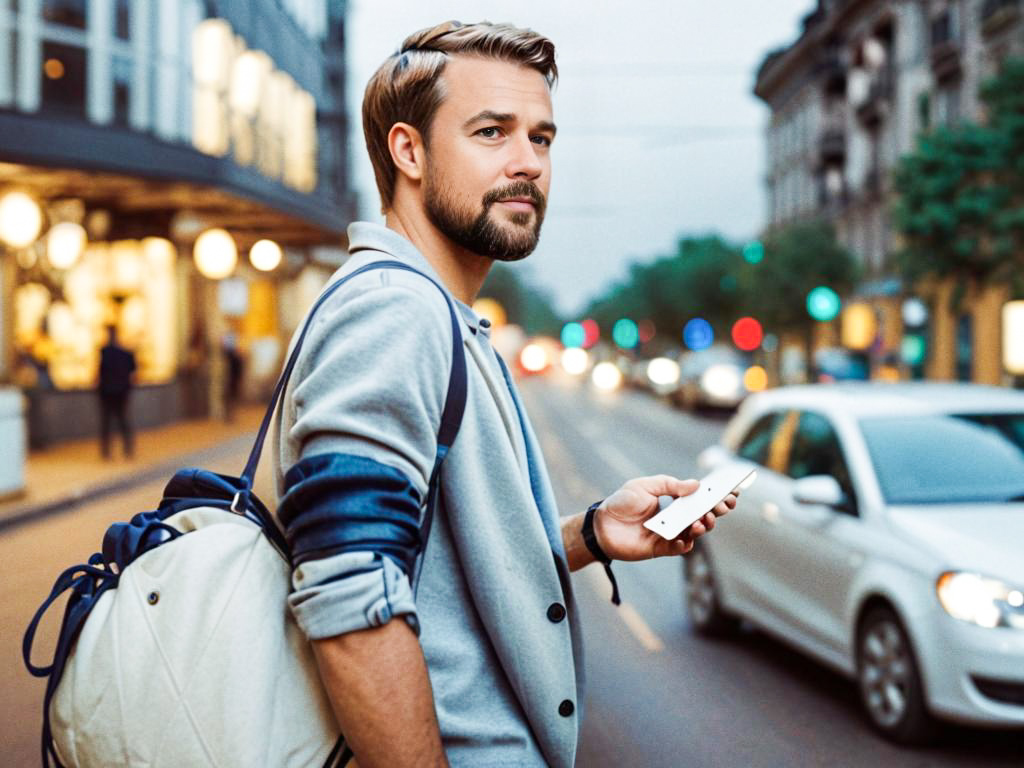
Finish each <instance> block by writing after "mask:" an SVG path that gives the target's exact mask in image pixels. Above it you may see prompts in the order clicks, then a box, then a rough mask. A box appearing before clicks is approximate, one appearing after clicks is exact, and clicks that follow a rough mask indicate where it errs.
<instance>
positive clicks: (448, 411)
mask: <svg viewBox="0 0 1024 768" xmlns="http://www.w3.org/2000/svg"><path fill="white" fill-rule="evenodd" d="M373 269H400V270H405V271H406V272H414V273H416V274H417V275H420V276H422V277H423V278H424V279H426V280H429V281H430V282H431V283H433V284H434V285H435V286H436V287H437V289H438V290H439V291H440V292H441V295H442V296H444V299H445V301H446V302H447V304H448V313H449V315H450V317H451V321H452V370H451V377H450V378H449V379H448V393H447V395H446V396H445V403H444V410H443V411H442V413H441V426H440V428H439V430H438V434H437V458H436V460H435V462H434V471H433V472H432V474H431V478H430V480H431V486H433V485H434V484H435V482H436V476H437V474H438V470H439V469H440V466H441V463H442V462H443V461H444V458H445V456H447V455H448V451H449V449H450V448H451V447H452V443H454V442H455V436H456V435H457V434H458V433H459V427H460V426H461V425H462V414H463V413H464V412H465V410H466V392H467V384H466V351H465V349H464V347H463V345H462V329H461V326H460V323H459V316H458V313H457V311H456V309H455V304H454V303H453V302H452V299H451V297H450V296H449V295H448V292H447V291H446V290H445V289H444V287H443V286H442V285H441V284H440V283H439V282H438V281H437V280H435V279H434V278H432V277H431V276H430V275H427V274H425V273H423V272H421V271H420V270H418V269H416V268H415V267H411V266H409V265H408V264H405V263H403V262H401V261H374V262H371V263H370V264H366V265H364V266H362V267H360V268H359V269H356V270H354V271H352V272H350V273H349V274H347V275H345V276H344V277H342V278H340V279H339V280H337V281H335V282H334V283H332V284H331V285H329V286H328V287H327V288H326V290H324V292H323V293H322V294H321V295H320V298H319V299H317V301H316V303H315V304H314V305H313V307H312V309H310V311H309V313H308V315H307V316H306V322H305V324H304V325H303V326H302V331H301V332H300V333H299V337H298V338H297V339H296V340H295V346H294V347H293V348H292V352H291V354H290V355H289V356H288V362H287V363H286V364H285V367H284V370H283V371H282V372H281V377H280V378H279V379H278V380H277V386H275V387H274V394H273V396H272V397H271V398H270V404H269V405H268V406H267V412H266V413H265V414H264V416H263V423H262V424H260V430H259V432H258V433H257V435H256V441H255V442H254V443H253V446H252V450H251V451H250V452H249V460H248V461H247V462H246V464H245V469H244V470H242V477H241V479H242V483H243V485H244V487H245V488H246V489H247V490H248V489H251V488H252V482H253V478H254V477H255V475H256V467H257V466H258V465H259V461H260V454H261V453H262V452H263V443H264V441H265V440H266V439H267V434H268V433H269V431H270V424H271V422H272V421H273V418H274V411H275V410H276V409H277V403H278V401H279V400H280V399H281V395H282V394H283V393H284V390H285V387H287V386H288V379H289V377H290V376H291V373H292V369H293V368H295V363H296V362H297V361H298V359H299V352H300V350H301V349H302V342H303V341H304V340H305V338H306V333H307V332H308V331H309V328H310V326H311V325H312V321H313V316H314V315H315V314H316V311H317V310H318V309H319V308H320V307H321V306H322V305H323V304H324V302H326V301H327V300H328V299H329V298H330V297H331V296H332V295H334V292H335V291H337V290H338V289H339V288H340V287H341V286H342V285H344V284H345V283H347V282H348V281H349V280H351V279H352V278H353V277H355V276H356V275H361V274H363V273H364V272H369V271H370V270H373ZM238 506H240V507H242V508H244V505H238Z"/></svg>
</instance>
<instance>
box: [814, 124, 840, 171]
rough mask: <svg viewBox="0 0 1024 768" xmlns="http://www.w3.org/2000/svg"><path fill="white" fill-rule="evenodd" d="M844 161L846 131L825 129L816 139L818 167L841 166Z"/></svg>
mask: <svg viewBox="0 0 1024 768" xmlns="http://www.w3.org/2000/svg"><path fill="white" fill-rule="evenodd" d="M845 160H846V131H844V130H843V129H842V128H839V127H833V128H826V129H825V130H824V131H822V132H821V135H820V136H819V137H818V165H819V166H820V167H822V168H826V167H829V166H842V165H843V163H844V162H845Z"/></svg>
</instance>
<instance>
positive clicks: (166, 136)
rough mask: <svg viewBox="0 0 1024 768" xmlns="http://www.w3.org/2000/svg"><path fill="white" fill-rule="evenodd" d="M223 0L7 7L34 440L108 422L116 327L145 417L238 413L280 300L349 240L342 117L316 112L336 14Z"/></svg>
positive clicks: (16, 320)
mask: <svg viewBox="0 0 1024 768" xmlns="http://www.w3.org/2000/svg"><path fill="white" fill-rule="evenodd" d="M220 5H222V4H221V3H201V2H198V0H183V2H181V3H159V4H156V3H154V4H149V3H121V2H115V1H114V0H82V1H81V2H60V3H54V2H48V0H33V1H32V2H23V3H20V4H17V5H15V6H14V10H12V8H11V7H9V6H7V5H6V4H2V5H0V58H2V60H4V61H11V62H13V67H11V68H3V67H0V70H4V71H3V72H2V73H0V138H2V140H0V353H2V354H0V383H4V382H6V383H8V384H13V385H16V386H17V387H19V388H21V389H22V390H23V391H24V393H25V395H26V397H27V400H28V403H29V407H28V434H29V438H30V442H31V445H32V446H34V447H41V446H45V445H47V444H52V443H53V442H56V441H59V440H64V439H68V438H74V437H83V436H87V435H93V434H96V432H97V427H98V414H97V410H98V409H97V406H96V394H95V393H96V385H97V375H98V361H99V353H100V349H101V347H102V346H103V345H104V344H105V343H106V341H107V339H108V338H109V337H110V335H111V333H113V334H114V335H115V336H116V338H117V339H118V342H119V343H120V344H121V345H122V346H125V347H127V348H129V349H131V350H132V351H133V352H134V354H135V357H136V361H137V366H138V368H137V373H136V389H135V392H134V394H133V397H132V405H131V408H132V416H133V418H134V421H135V424H136V426H138V427H146V426H149V425H155V424H160V423H166V422H169V421H174V420H177V419H180V418H185V417H190V416H200V415H204V416H205V415H214V416H227V415H230V413H229V411H230V404H231V402H232V401H235V400H238V399H241V398H245V397H247V396H250V397H255V396H259V395H261V394H263V393H264V392H265V390H266V388H267V387H268V386H269V384H268V382H272V380H273V378H274V375H275V374H276V371H277V369H278V366H279V363H280V357H281V353H282V349H283V347H284V344H286V343H287V338H288V336H289V334H290V332H291V330H292V327H293V326H292V316H293V315H294V314H295V310H294V307H287V306H285V305H286V303H287V301H288V298H289V297H295V296H301V297H306V296H307V295H308V294H309V293H310V290H309V288H310V286H311V285H313V284H316V285H317V287H318V286H319V284H320V283H322V280H323V279H325V278H326V276H327V275H329V273H330V271H331V270H332V269H334V268H336V266H337V265H338V264H339V263H340V262H341V260H342V259H343V258H344V255H345V250H344V248H345V245H346V243H345V236H344V229H345V225H346V223H347V221H348V220H349V218H350V215H351V211H352V210H354V200H353V199H352V197H351V194H350V192H349V190H348V187H347V175H346V169H345V168H344V167H343V158H344V152H343V151H339V149H338V147H337V146H334V145H335V144H338V143H340V145H341V146H342V147H343V145H344V135H343V134H342V135H335V132H334V131H333V130H326V127H328V126H326V125H325V124H323V123H322V120H327V121H334V122H331V123H330V126H329V127H331V128H332V129H333V128H335V127H337V126H336V123H337V115H333V116H332V105H336V104H339V103H342V100H341V97H340V94H339V93H336V92H333V91H332V90H331V85H330V84H329V83H328V79H329V78H327V77H326V72H327V69H326V64H325V61H326V53H325V51H326V49H327V47H328V43H327V42H326V38H327V34H328V31H329V29H330V25H331V24H340V23H341V22H340V20H338V19H333V18H328V17H327V16H326V15H324V18H323V19H320V17H319V16H317V15H316V13H313V11H314V10H315V9H316V7H318V6H316V4H306V5H308V8H307V7H306V5H302V4H300V5H298V6H295V8H292V7H291V6H289V7H288V8H285V7H283V6H281V5H280V4H279V3H276V2H272V0H266V2H260V3H258V5H260V12H259V16H260V17H261V19H262V22H268V23H269V26H265V25H264V24H263V23H261V24H259V25H254V22H253V18H254V17H253V16H252V14H249V13H246V14H243V15H242V16H240V17H239V18H238V19H234V20H233V19H231V18H220V17H212V16H211V17H207V14H209V13H211V12H212V10H221V11H223V12H224V13H225V15H226V16H228V17H230V10H231V8H232V7H233V6H232V5H231V4H224V5H225V8H223V9H220V8H218V6H220ZM264 6H265V7H264ZM300 6H301V8H300ZM302 8H304V9H305V11H304V12H309V13H311V14H312V15H309V14H307V16H306V17H303V18H301V19H297V18H293V17H292V15H291V14H292V13H294V12H296V10H295V9H300V10H301V9H302ZM321 10H323V9H321ZM323 13H324V14H326V11H324V12H323ZM278 17H279V18H278ZM270 22H273V23H270ZM271 29H273V30H275V31H274V33H273V34H270V33H269V31H268V30H271ZM337 37H338V39H343V36H340V35H337ZM335 55H336V53H335ZM330 80H332V81H334V80H336V78H330ZM337 87H340V86H337ZM336 89H337V88H336ZM336 89H335V90H336Z"/></svg>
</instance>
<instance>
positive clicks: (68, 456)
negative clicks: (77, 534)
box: [0, 405, 264, 532]
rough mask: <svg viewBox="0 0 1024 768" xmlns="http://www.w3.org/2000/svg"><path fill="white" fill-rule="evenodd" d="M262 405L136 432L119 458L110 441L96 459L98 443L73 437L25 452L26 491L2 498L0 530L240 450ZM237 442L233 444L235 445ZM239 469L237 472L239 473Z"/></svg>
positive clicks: (118, 446) (253, 429)
mask: <svg viewBox="0 0 1024 768" xmlns="http://www.w3.org/2000/svg"><path fill="white" fill-rule="evenodd" d="M263 412H264V406H262V405H253V406H243V407H241V408H239V409H238V410H237V411H236V412H235V417H234V419H233V420H232V421H231V422H228V423H225V422H222V421H211V420H194V421H182V422H178V423H176V424H170V425H168V426H165V427H157V428H155V429H147V430H144V431H139V432H137V433H136V434H135V457H134V458H133V459H130V460H129V459H124V458H122V456H121V450H120V449H121V443H120V440H116V439H115V440H114V442H113V443H112V445H113V449H114V450H113V455H114V458H113V459H112V460H110V461H104V460H103V459H102V458H101V457H100V452H99V445H98V441H97V440H95V439H92V440H75V441H71V442H67V443H62V444H60V445H57V446H55V447H53V448H49V449H47V450H43V451H36V452H33V453H31V454H29V458H28V462H27V463H26V466H25V488H26V492H25V493H24V494H22V495H20V496H18V497H16V498H13V499H9V500H7V501H3V502H0V532H2V531H3V530H4V529H5V528H9V527H11V526H13V525H17V524H19V523H22V522H27V521H29V520H31V519H34V518H37V517H42V516H44V515H47V514H50V513H51V512H56V511H58V510H60V509H62V508H65V507H67V506H69V505H73V504H75V503H78V502H82V501H85V500H86V499H90V498H95V497H96V496H100V495H103V494H106V493H110V492H113V491H116V490H121V489H124V488H130V487H132V486H134V485H137V484H139V483H142V482H145V481H148V480H150V479H156V478H157V477H159V476H161V475H166V476H167V477H168V479H169V478H170V476H171V474H173V473H174V471H175V470H176V469H179V468H180V467H183V466H185V465H186V464H187V462H185V461H184V459H185V458H186V457H189V456H192V455H195V454H201V453H204V452H209V451H211V450H215V449H218V448H220V447H225V448H227V447H229V446H228V444H230V447H232V448H236V449H239V450H241V449H243V448H244V445H245V444H247V443H248V442H249V441H251V440H252V438H253V437H254V435H255V432H256V430H257V429H258V428H259V424H260V419H261V418H262V417H263ZM236 444H237V445H236ZM241 470H242V467H238V470H237V471H239V472H240V471H241Z"/></svg>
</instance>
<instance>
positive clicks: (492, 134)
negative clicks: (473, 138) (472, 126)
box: [477, 126, 501, 139]
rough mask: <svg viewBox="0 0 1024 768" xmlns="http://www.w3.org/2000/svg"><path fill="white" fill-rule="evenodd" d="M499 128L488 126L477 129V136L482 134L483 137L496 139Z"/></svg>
mask: <svg viewBox="0 0 1024 768" xmlns="http://www.w3.org/2000/svg"><path fill="white" fill-rule="evenodd" d="M500 130H501V129H499V128H496V127H494V126H490V127H489V128H481V129H480V130H479V131H477V135H478V136H483V137H484V138H485V139H496V138H497V137H498V136H499V135H500Z"/></svg>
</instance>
